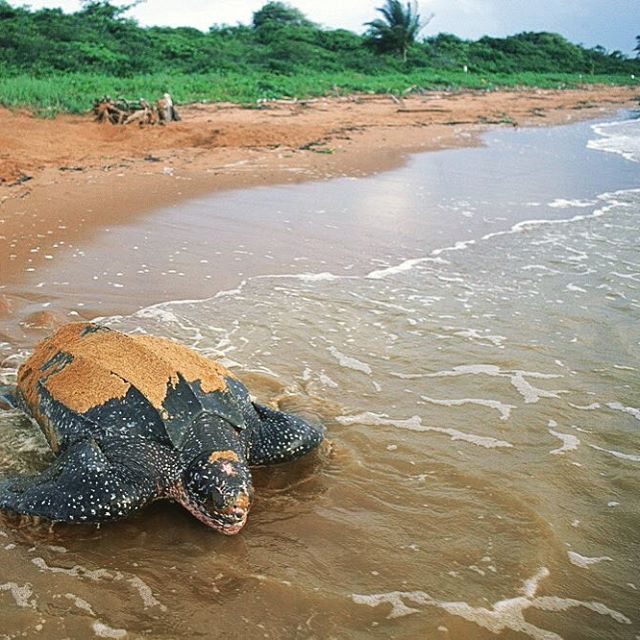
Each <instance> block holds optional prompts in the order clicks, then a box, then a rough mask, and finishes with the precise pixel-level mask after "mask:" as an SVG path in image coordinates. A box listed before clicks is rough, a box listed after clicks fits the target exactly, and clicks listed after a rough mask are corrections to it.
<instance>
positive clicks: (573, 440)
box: [549, 420, 580, 455]
mask: <svg viewBox="0 0 640 640" xmlns="http://www.w3.org/2000/svg"><path fill="white" fill-rule="evenodd" d="M555 426H556V423H555V422H554V421H553V420H550V421H549V433H550V434H551V435H552V436H555V437H556V438H560V440H561V441H562V446H561V447H558V448H557V449H553V450H552V451H550V452H549V453H552V454H555V455H564V454H565V452H566V451H574V450H575V449H577V448H578V446H579V445H580V439H579V438H577V437H576V436H574V435H573V434H571V433H560V432H559V431H554V430H553V429H552V428H551V427H555Z"/></svg>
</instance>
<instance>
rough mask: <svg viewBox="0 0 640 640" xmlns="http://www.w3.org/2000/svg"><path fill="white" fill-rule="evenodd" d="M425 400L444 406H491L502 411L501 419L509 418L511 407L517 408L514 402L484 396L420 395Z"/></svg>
mask: <svg viewBox="0 0 640 640" xmlns="http://www.w3.org/2000/svg"><path fill="white" fill-rule="evenodd" d="M420 397H421V398H422V399H423V400H424V401H425V402H430V403H431V404H437V405H441V406H443V407H461V406H463V405H465V404H477V405H480V406H481V407H489V408H490V409H495V410H496V411H498V412H499V413H500V420H508V419H509V416H510V415H511V409H515V408H516V407H515V405H513V404H505V403H504V402H500V401H499V400H485V399H483V398H461V399H459V400H437V399H435V398H429V397H427V396H420Z"/></svg>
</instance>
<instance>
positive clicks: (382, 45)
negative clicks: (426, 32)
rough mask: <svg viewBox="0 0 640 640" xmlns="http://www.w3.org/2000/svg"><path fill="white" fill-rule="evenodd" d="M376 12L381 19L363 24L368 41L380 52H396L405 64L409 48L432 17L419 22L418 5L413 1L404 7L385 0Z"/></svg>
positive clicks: (397, 1)
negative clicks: (366, 28) (366, 27)
mask: <svg viewBox="0 0 640 640" xmlns="http://www.w3.org/2000/svg"><path fill="white" fill-rule="evenodd" d="M376 11H378V12H380V13H381V14H382V16H383V17H382V18H376V19H375V20H373V21H371V22H365V25H366V26H368V27H369V30H368V32H367V35H368V36H369V39H370V41H371V42H372V43H373V44H374V45H375V46H376V47H378V48H379V49H380V50H381V51H396V52H397V53H399V54H400V55H401V56H402V60H403V61H404V62H406V61H407V51H408V50H409V47H410V46H411V44H412V43H413V42H414V41H415V39H416V37H417V35H418V34H419V33H420V31H422V29H424V27H426V26H427V24H428V23H429V22H430V21H431V19H432V18H433V15H430V16H429V17H428V18H427V19H426V20H424V21H421V20H420V15H419V14H418V3H417V2H416V1H415V0H414V2H407V3H406V5H404V6H403V4H402V2H400V0H386V2H385V4H384V6H383V7H378V8H377V9H376Z"/></svg>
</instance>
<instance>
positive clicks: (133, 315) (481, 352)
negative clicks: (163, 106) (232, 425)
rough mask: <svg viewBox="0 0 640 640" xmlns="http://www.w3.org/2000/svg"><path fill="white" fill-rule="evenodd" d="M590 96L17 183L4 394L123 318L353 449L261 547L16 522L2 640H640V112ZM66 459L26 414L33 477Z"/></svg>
mask: <svg viewBox="0 0 640 640" xmlns="http://www.w3.org/2000/svg"><path fill="white" fill-rule="evenodd" d="M607 91H610V90H609V89H607ZM557 95H561V94H555V93H552V94H546V93H543V94H533V95H529V96H528V97H525V96H524V95H520V94H513V95H512V94H504V95H503V96H502V98H499V96H497V97H493V98H492V97H491V95H489V96H479V95H472V96H452V97H451V98H446V97H440V98H437V100H442V101H446V100H449V99H450V100H452V101H453V104H464V103H465V100H469V101H470V102H471V104H472V105H473V104H476V105H479V104H485V105H487V104H490V103H483V102H482V101H483V100H484V99H485V97H486V98H487V99H488V100H492V99H495V100H498V99H503V100H506V101H508V100H513V101H514V102H517V101H518V100H525V101H526V100H532V101H533V102H528V103H527V104H528V106H527V108H526V109H528V110H529V111H530V109H531V108H533V107H532V105H534V104H538V102H536V101H538V100H546V99H550V98H553V99H554V100H555V99H556V97H557ZM562 95H565V98H566V96H569V95H573V97H572V98H571V100H572V102H570V103H567V104H565V107H569V108H568V109H567V108H565V109H556V108H550V110H549V111H548V115H547V116H545V117H542V116H541V115H540V112H537V113H536V115H533V114H531V113H529V115H530V116H531V120H529V119H527V118H528V117H529V116H527V117H526V118H525V116H524V115H520V116H519V117H520V118H522V120H519V124H525V123H527V124H533V125H535V124H536V123H537V122H538V121H540V122H553V123H554V124H552V126H546V127H540V126H518V127H514V126H512V125H510V124H509V125H505V124H499V125H495V126H494V125H487V124H483V123H481V122H478V119H479V114H480V113H481V111H480V107H479V106H478V109H479V111H478V112H477V113H476V115H475V116H474V118H473V121H472V122H470V123H467V124H453V125H446V124H444V123H442V122H441V123H440V124H435V125H433V126H432V125H428V126H423V125H420V126H414V125H411V126H409V127H407V126H402V127H391V126H390V125H389V122H388V121H387V122H386V124H384V125H383V124H376V125H371V126H370V127H367V128H366V129H365V130H364V131H363V132H356V133H354V134H351V133H350V134H349V137H350V138H352V139H351V140H344V141H342V142H341V141H340V139H337V138H335V137H332V138H330V139H328V140H327V142H326V143H325V145H324V146H325V147H328V148H330V149H333V150H334V152H333V153H317V152H314V151H311V150H309V149H306V150H300V149H299V148H294V147H280V146H279V147H277V148H273V149H268V148H260V149H250V150H244V151H243V150H238V149H228V150H226V151H225V152H224V153H228V154H229V155H228V156H225V160H224V161H222V160H221V159H220V158H221V156H217V155H216V153H217V152H216V151H215V150H212V151H211V155H209V152H206V153H203V154H202V157H201V158H200V159H201V160H202V161H203V164H202V165H200V169H199V170H198V171H195V170H193V171H192V170H190V169H188V167H187V165H185V164H179V162H178V161H176V164H175V165H172V164H171V163H170V159H171V157H172V154H171V153H168V152H167V155H166V156H164V157H163V159H162V161H161V162H159V163H158V162H152V161H144V160H140V159H138V161H134V160H131V163H130V164H128V166H127V167H119V168H116V169H111V170H109V171H103V170H100V169H99V168H97V165H96V166H95V167H94V168H92V169H90V170H89V169H87V170H83V171H74V172H68V171H63V172H60V171H59V170H58V169H54V168H52V167H49V168H46V167H45V168H44V169H43V171H42V173H37V172H35V171H34V172H33V173H34V176H35V177H34V179H33V181H29V182H26V183H24V184H22V185H19V186H17V187H10V188H8V189H7V190H5V191H4V193H5V194H6V195H9V197H8V198H7V199H6V200H5V201H4V202H3V205H2V207H3V209H2V210H3V215H2V216H0V217H1V218H2V219H3V220H4V222H3V223H2V224H3V225H5V229H10V231H9V232H7V231H3V232H0V235H4V238H3V239H1V241H2V242H5V241H7V239H8V238H10V241H8V245H7V246H8V250H9V251H10V253H9V254H7V253H4V249H3V253H2V254H1V255H2V260H4V262H3V263H2V265H3V271H2V275H3V282H2V285H3V286H4V289H2V291H1V292H0V293H1V294H2V296H3V298H2V304H3V305H4V313H5V315H4V318H3V320H2V332H3V335H4V337H0V383H11V382H12V381H13V380H15V377H16V370H17V367H18V366H19V365H20V363H21V362H23V361H24V360H25V359H26V358H27V357H28V354H29V353H30V348H31V345H32V344H33V343H34V342H35V340H37V339H38V338H39V337H40V336H41V335H43V334H44V333H45V332H46V331H47V326H50V325H52V324H55V323H56V322H60V321H63V320H67V319H74V318H75V319H80V318H90V317H94V316H95V315H99V316H102V322H104V323H105V324H107V325H108V326H110V327H113V328H115V329H119V330H122V331H125V332H128V333H134V334H141V335H145V334H149V335H162V336H166V337H170V338H173V339H174V340H177V341H178V342H180V343H182V344H186V345H189V346H191V347H193V348H194V349H196V350H198V351H199V352H200V353H201V354H203V355H205V356H209V357H213V358H215V359H217V360H219V361H220V362H222V363H223V364H224V365H225V366H227V367H229V368H230V369H231V370H232V371H233V372H234V373H235V374H237V375H238V376H239V377H240V378H241V379H242V380H243V381H244V382H245V383H246V384H247V386H248V387H249V388H250V389H251V391H252V393H253V394H254V395H255V397H256V398H257V399H258V401H260V402H262V403H266V404H270V405H272V406H274V407H277V408H280V409H282V410H286V411H290V412H293V413H296V414H298V415H301V416H304V417H305V418H307V419H308V420H311V421H313V422H316V423H319V424H322V425H324V426H325V427H326V429H327V436H328V438H329V439H330V441H331V446H330V447H327V448H323V449H322V450H321V451H319V452H318V453H316V454H312V455H310V456H309V457H307V458H304V459H302V460H300V461H298V462H297V463H293V464H289V465H283V466H279V467H274V468H266V469H256V470H255V472H254V484H255V487H256V500H255V504H254V506H253V508H252V511H251V514H250V516H249V521H248V523H247V525H246V527H245V529H244V530H243V531H242V532H241V533H240V534H239V535H237V536H233V537H225V536H221V535H217V534H216V533H214V532H212V531H211V530H209V529H207V528H205V527H204V526H203V525H202V524H201V523H199V522H198V521H196V520H195V519H194V518H192V517H191V516H190V515H189V514H188V513H187V512H186V511H184V510H183V509H181V508H179V507H178V506H176V505H172V504H170V503H166V502H161V503H156V504H153V505H151V506H149V507H148V508H146V509H144V510H143V511H142V512H140V513H139V514H137V515H136V516H134V517H133V518H130V519H128V520H124V521H121V522H116V523H111V524H107V525H104V526H102V527H100V528H94V527H73V526H64V525H56V526H54V527H52V528H49V527H47V526H44V525H40V526H33V525H30V524H29V523H25V522H21V521H19V520H17V519H16V518H13V517H12V516H9V515H6V514H0V560H1V561H2V569H1V570H0V607H1V608H2V629H0V633H4V634H5V636H6V637H7V638H17V637H26V638H43V637H46V638H51V639H52V640H58V639H60V640H62V639H63V638H69V637H74V638H75V637H78V638H85V637H86V638H94V637H95V638H105V637H106V638H135V639H142V638H152V639H154V640H155V639H160V638H166V639H167V640H169V639H171V640H178V639H183V638H184V639H187V638H188V639H191V638H204V639H209V638H212V639H213V638H219V637H225V638H232V639H235V638H238V639H241V638H262V637H264V638H274V639H280V638H282V639H289V638H297V639H300V640H303V639H305V640H306V639H311V638H314V639H315V638H317V639H323V640H324V639H329V638H340V639H342V638H350V639H351V638H355V639H362V640H365V639H366V640H370V639H372V638H373V639H380V640H387V639H389V638H397V639H398V640H414V639H416V638H456V639H458V638H473V640H489V639H493V638H500V639H501V640H502V639H505V640H521V639H523V638H532V639H533V640H558V639H565V640H601V639H602V638H619V639H621V640H637V638H638V634H640V617H639V616H638V610H639V608H638V603H639V602H640V599H639V596H638V594H639V593H640V577H639V576H638V566H640V547H639V544H638V531H639V530H640V515H639V514H640V508H639V501H638V495H639V493H640V482H639V477H640V476H639V475H638V468H639V467H638V465H639V464H640V456H639V455H638V450H637V430H638V426H637V425H638V420H640V407H639V406H638V394H637V390H638V385H639V383H640V374H639V368H638V362H639V361H640V333H639V331H638V327H640V317H639V316H640V256H639V254H638V243H637V238H638V220H639V219H640V173H639V172H638V166H639V164H638V163H639V162H640V120H639V119H638V117H637V116H638V113H637V111H633V110H632V109H631V110H624V109H623V110H616V109H614V108H615V107H617V106H626V105H629V106H633V105H632V104H630V103H629V102H628V101H627V100H628V98H631V97H633V96H632V92H629V93H628V94H625V95H624V96H623V95H622V94H621V95H619V96H617V97H616V96H612V97H611V99H612V100H614V102H613V103H611V102H609V101H608V98H609V96H606V95H605V94H603V95H602V100H605V101H601V102H593V103H591V104H592V105H593V106H591V107H588V108H579V109H573V108H571V105H573V106H579V104H578V103H580V102H581V101H584V100H587V98H586V96H585V95H584V94H583V95H578V94H562ZM433 99H434V100H436V98H433ZM558 99H560V98H558ZM567 99H568V98H567ZM417 100H421V98H420V99H417ZM425 100H426V98H425ZM618 100H619V102H618ZM315 104H316V103H314V105H315ZM411 104H412V105H413V106H414V107H415V108H416V109H417V105H418V104H419V103H416V102H412V103H411ZM491 104H493V103H491ZM502 104H504V102H503V103H502ZM523 104H525V103H524V102H523ZM374 105H375V107H374V108H375V109H386V110H388V111H389V117H397V111H396V110H397V108H398V105H396V104H395V103H394V102H393V101H391V100H388V101H386V102H385V101H380V102H379V101H377V100H374ZM356 106H357V105H356ZM292 108H296V107H293V106H292V105H276V106H274V107H273V109H272V110H268V111H265V112H259V114H261V115H260V117H265V118H269V117H275V118H279V117H284V118H286V119H287V121H291V122H295V121H296V118H298V116H293V115H286V116H283V115H282V114H283V113H287V111H288V110H290V109H292ZM310 108H319V107H314V106H311V107H310ZM428 108H431V107H430V106H429V107H428ZM474 108H475V107H474ZM526 109H525V111H526ZM486 113H487V112H485V114H484V116H483V117H486ZM514 113H515V112H514ZM276 114H280V115H276ZM522 114H524V111H523V112H522ZM241 116H242V117H244V113H241ZM432 116H433V113H432V112H422V115H420V116H419V117H420V118H422V117H425V118H431V117H432ZM221 117H222V116H221ZM239 117H240V116H239ZM300 117H301V118H304V117H305V116H304V115H301V116H300ZM416 117H418V116H416ZM437 117H438V118H440V117H443V118H445V117H449V118H450V119H453V116H452V115H449V116H445V115H443V114H442V112H438V113H437ZM469 119H471V117H470V116H469ZM457 120H458V117H457V116H456V121H457ZM303 121H304V120H301V122H303ZM405 124H406V123H405ZM69 126H71V124H70V125H69ZM73 126H76V125H73ZM78 126H80V127H84V126H88V127H89V128H91V127H93V125H91V124H89V123H86V122H84V124H83V123H82V122H80V124H79V125H78ZM229 126H230V125H229ZM301 129H305V127H301ZM305 130H306V129H305ZM158 131H160V130H158ZM175 131H176V132H179V129H176V130H175ZM144 133H145V132H139V131H137V130H136V131H133V132H131V134H122V135H131V136H133V137H136V138H137V137H138V136H142V135H143V134H144ZM160 133H161V132H160ZM160 133H156V131H153V132H152V134H151V135H152V136H160ZM100 135H102V133H100ZM327 135H329V134H327ZM422 135H424V138H422V137H420V136H422ZM383 136H386V140H385V143H386V144H387V151H386V152H385V153H383V154H382V156H383V157H382V158H381V159H380V160H381V161H380V162H378V163H377V162H376V159H377V158H378V156H379V155H380V154H378V155H376V152H375V150H376V146H375V144H378V145H379V144H380V141H381V139H382V137H383ZM430 136H431V138H430ZM433 136H436V143H435V144H436V145H437V146H438V150H437V151H435V152H426V153H410V152H413V151H420V150H421V149H422V150H424V149H427V148H429V146H428V145H429V140H431V141H432V142H433V140H432V138H433ZM141 139H142V138H141ZM296 140H297V142H296V144H299V143H300V140H301V139H298V138H296ZM363 140H369V141H370V144H371V146H369V147H366V146H365V147H361V146H359V144H360V143H361V142H362V141H363ZM376 141H377V142H376ZM393 141H395V142H393ZM342 143H344V144H345V145H346V146H345V147H339V146H338V145H339V144H342ZM440 146H443V147H447V148H440ZM320 148H322V146H321V147H320ZM363 149H368V151H367V155H366V158H368V159H369V160H370V161H371V164H370V165H366V166H364V165H358V163H359V160H360V158H361V154H362V153H363V151H362V150H363ZM143 151H144V153H145V154H147V153H151V152H152V150H151V149H148V148H145V149H144V150H143ZM141 153H142V151H141ZM153 153H156V151H153ZM158 153H159V152H158ZM172 153H173V152H172ZM190 153H195V152H190ZM235 153H237V154H239V155H237V156H235V155H233V154H235ZM242 154H245V155H244V156H243V155H242ZM178 156H179V157H181V158H182V159H184V157H186V156H184V157H183V156H180V153H179V152H176V157H178ZM214 156H215V157H216V158H217V160H216V161H215V165H214V166H215V168H214V171H217V172H218V173H211V174H206V171H207V167H209V168H211V165H207V162H213V160H212V158H213V157H214ZM289 156H291V157H289ZM132 157H133V155H132ZM128 162H129V161H127V163H128ZM239 162H241V163H242V164H238V163H239ZM305 162H308V164H305ZM225 163H226V165H227V166H226V167H223V165H224V164H225ZM341 163H342V164H341ZM165 167H167V169H168V170H167V171H165ZM268 167H270V168H271V169H270V170H272V173H270V172H269V171H270V170H268ZM356 168H357V171H356ZM292 169H294V170H292ZM145 172H148V173H149V175H146V174H145ZM119 174H122V175H119ZM263 176H267V178H266V179H265V182H264V183H262V182H261V180H262V178H263ZM46 180H50V181H51V184H48V185H47V184H44V182H45V181H46ZM31 184H33V187H30V185H31ZM136 185H137V186H136ZM249 185H251V188H244V186H249ZM28 188H29V189H31V191H27V189H28ZM55 194H57V195H55ZM21 195H23V196H24V197H20V196H21ZM58 196H60V197H58ZM62 196H63V197H62ZM155 198H157V200H156V199H155ZM9 211H11V212H12V213H15V215H13V214H12V215H11V216H9V215H8V213H7V212H9ZM20 212H21V213H20ZM16 220H19V221H20V222H18V223H16ZM78 222H82V224H78ZM9 224H10V225H13V226H7V225H9ZM49 232H50V233H49ZM11 245H13V246H11ZM14 254H15V256H16V257H15V258H11V255H14ZM28 325H30V326H28ZM38 327H40V328H38ZM51 459H52V456H51V453H50V451H49V450H48V447H47V445H46V443H45V442H44V440H43V438H42V436H41V435H39V434H38V432H37V431H36V430H35V429H34V426H33V425H32V424H31V423H30V422H29V421H28V420H27V419H26V418H25V417H24V416H22V415H20V414H19V413H18V412H16V411H4V412H0V467H1V468H2V469H3V473H7V474H10V473H14V472H16V473H36V472H38V471H40V470H42V469H43V468H45V467H46V466H47V465H48V464H49V463H50V462H51Z"/></svg>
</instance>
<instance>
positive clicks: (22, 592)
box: [0, 582, 36, 608]
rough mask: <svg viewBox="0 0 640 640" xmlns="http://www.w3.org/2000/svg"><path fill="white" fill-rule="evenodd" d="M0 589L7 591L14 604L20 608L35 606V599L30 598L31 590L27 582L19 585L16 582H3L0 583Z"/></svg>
mask: <svg viewBox="0 0 640 640" xmlns="http://www.w3.org/2000/svg"><path fill="white" fill-rule="evenodd" d="M0 591H8V592H9V593H10V594H11V595H12V596H13V599H14V600H15V603H16V605H18V606H19V607H22V608H27V607H30V608H35V606H36V603H35V600H31V599H30V598H31V596H32V595H33V590H32V589H31V586H30V585H28V584H23V585H19V584H17V583H16V582H5V583H4V584H0Z"/></svg>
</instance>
